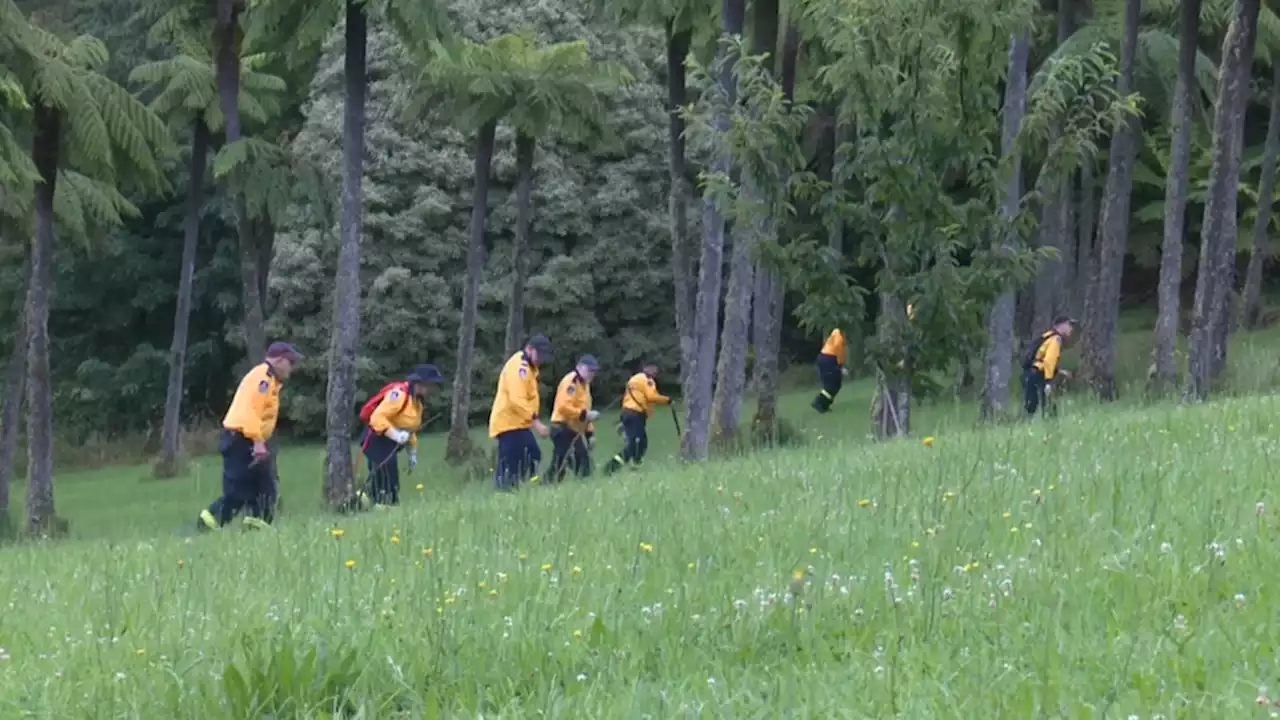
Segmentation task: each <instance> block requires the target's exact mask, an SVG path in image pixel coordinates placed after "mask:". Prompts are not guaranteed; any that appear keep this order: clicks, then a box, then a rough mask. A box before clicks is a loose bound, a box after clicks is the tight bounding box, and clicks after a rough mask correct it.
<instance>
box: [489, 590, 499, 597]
mask: <svg viewBox="0 0 1280 720" xmlns="http://www.w3.org/2000/svg"><path fill="white" fill-rule="evenodd" d="M489 597H498V591H497V590H490V591H489Z"/></svg>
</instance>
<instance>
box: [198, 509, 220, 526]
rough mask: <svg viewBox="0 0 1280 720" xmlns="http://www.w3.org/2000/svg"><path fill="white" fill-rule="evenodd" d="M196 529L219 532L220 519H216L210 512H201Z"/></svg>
mask: <svg viewBox="0 0 1280 720" xmlns="http://www.w3.org/2000/svg"><path fill="white" fill-rule="evenodd" d="M196 529H197V530H217V529H218V518H216V517H214V516H213V513H211V512H209V511H208V510H201V511H200V519H199V520H197V521H196Z"/></svg>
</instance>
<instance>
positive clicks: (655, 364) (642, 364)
mask: <svg viewBox="0 0 1280 720" xmlns="http://www.w3.org/2000/svg"><path fill="white" fill-rule="evenodd" d="M651 366H652V367H658V361H657V360H654V359H653V358H645V359H643V360H641V361H640V364H639V365H638V366H637V367H639V368H640V369H641V370H643V369H645V368H647V367H651Z"/></svg>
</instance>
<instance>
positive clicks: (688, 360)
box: [667, 19, 698, 398]
mask: <svg viewBox="0 0 1280 720" xmlns="http://www.w3.org/2000/svg"><path fill="white" fill-rule="evenodd" d="M692 42H693V31H692V30H689V29H683V30H676V29H675V21H674V20H671V19H669V20H667V143H668V165H669V171H670V175H671V194H670V196H669V204H670V207H669V211H670V216H671V279H672V285H673V286H674V287H675V302H676V307H675V316H676V336H677V337H678V338H679V342H680V392H681V394H682V395H683V396H684V397H686V398H687V397H690V396H691V395H692V394H693V386H692V384H691V383H692V377H693V375H692V370H693V362H694V360H693V359H694V357H695V356H696V355H697V350H698V347H697V346H698V343H697V341H696V340H695V339H694V334H693V327H694V320H693V317H694V310H695V307H696V306H695V287H694V282H695V279H694V272H695V270H696V266H697V257H696V256H695V254H694V251H693V243H692V241H691V239H690V237H689V196H690V194H691V191H690V188H689V182H688V179H687V178H686V177H685V172H686V170H685V150H684V118H683V117H681V116H680V110H681V108H683V107H684V106H685V104H686V103H687V102H688V93H687V92H686V88H685V67H684V60H685V58H686V57H688V56H689V46H690V44H691V43H692Z"/></svg>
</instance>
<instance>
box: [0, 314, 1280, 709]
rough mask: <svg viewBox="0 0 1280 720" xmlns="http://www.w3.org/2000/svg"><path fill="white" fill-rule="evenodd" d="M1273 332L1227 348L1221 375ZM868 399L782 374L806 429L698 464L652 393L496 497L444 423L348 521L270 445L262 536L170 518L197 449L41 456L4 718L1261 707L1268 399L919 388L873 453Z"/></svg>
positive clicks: (1270, 576)
mask: <svg viewBox="0 0 1280 720" xmlns="http://www.w3.org/2000/svg"><path fill="white" fill-rule="evenodd" d="M1271 347H1273V345H1271V344H1270V341H1269V340H1268V339H1267V338H1266V337H1265V336H1263V335H1259V336H1255V337H1246V338H1242V340H1241V345H1240V348H1239V350H1238V351H1233V352H1235V355H1234V357H1235V358H1237V359H1238V363H1239V368H1238V369H1237V370H1236V374H1237V376H1238V377H1241V378H1255V379H1256V380H1257V382H1258V383H1262V382H1263V379H1265V378H1266V377H1269V375H1270V373H1271V370H1272V368H1273V367H1274V360H1273V359H1272V357H1273V356H1272V354H1271V353H1272V350H1271V349H1270V348H1271ZM1143 370H1145V364H1144V365H1143V366H1142V367H1141V368H1140V369H1139V370H1138V372H1137V374H1138V375H1140V374H1141V372H1142V371H1143ZM1259 387H1261V385H1259ZM869 393H870V386H869V384H867V383H865V382H863V383H857V384H853V385H851V386H850V387H849V389H848V390H847V391H846V393H844V394H842V395H841V397H840V399H839V400H838V401H837V406H836V408H837V409H836V411H835V412H833V413H832V414H830V415H827V416H822V417H820V416H817V415H815V414H814V413H812V411H809V410H808V409H807V407H806V405H807V402H808V399H809V397H810V393H809V392H808V391H805V392H801V391H795V392H793V393H791V394H789V395H788V396H787V397H786V400H785V408H784V411H785V414H786V415H787V416H788V417H789V418H791V419H792V420H793V421H795V422H796V423H798V424H800V425H801V426H802V427H803V428H804V430H805V432H806V433H808V435H809V436H810V442H809V443H808V444H807V445H806V446H804V447H799V448H794V449H788V450H783V451H777V452H771V453H759V454H755V455H751V456H746V457H741V458H736V459H730V460H720V461H713V462H708V463H703V464H700V465H696V466H687V467H684V466H680V465H678V464H677V463H675V462H674V461H672V460H670V459H668V458H669V456H670V455H671V454H672V452H673V450H674V441H675V432H674V427H673V426H672V425H671V423H670V418H669V416H668V415H662V414H659V415H658V416H656V417H655V420H654V421H653V423H652V429H653V443H652V445H653V448H652V450H651V453H652V455H653V462H652V464H647V466H646V468H645V469H644V470H643V471H641V472H638V473H622V474H620V475H619V476H617V477H615V478H614V479H612V480H605V479H603V478H600V479H596V480H592V481H590V482H584V483H577V482H571V483H566V484H565V485H563V486H559V487H532V488H529V489H528V490H527V491H523V492H521V493H518V494H515V495H499V494H496V493H494V492H492V490H491V489H490V487H489V485H488V484H486V483H471V484H464V483H462V481H461V480H459V479H458V478H457V477H456V476H455V475H452V474H451V473H450V472H449V471H447V470H436V469H435V466H437V465H439V464H440V463H439V462H438V460H437V459H438V458H439V457H440V456H441V454H442V442H443V440H442V438H438V437H432V438H430V439H424V447H423V449H422V457H423V464H422V465H421V466H420V467H419V468H418V471H417V474H416V476H414V477H406V482H407V484H408V490H409V492H408V496H409V497H408V500H407V502H406V503H405V505H404V506H403V507H401V508H397V509H393V510H390V511H387V512H385V513H373V514H368V515H364V516H360V517H346V518H336V517H334V516H327V515H324V514H322V513H321V512H320V508H319V493H320V491H319V484H320V462H321V455H320V453H319V451H318V450H315V449H311V448H296V449H291V450H287V451H285V452H284V453H283V454H282V457H281V476H282V483H283V486H284V489H283V495H284V497H285V500H286V510H285V513H284V515H283V516H282V517H281V519H280V521H279V522H278V523H277V526H276V527H275V528H273V529H272V530H270V531H267V532H262V533H246V532H243V531H241V530H239V529H238V528H236V529H230V530H228V531H225V532H223V533H220V534H217V535H213V536H207V537H197V538H184V537H178V536H177V535H176V533H175V532H174V530H175V529H176V528H177V527H178V526H179V525H184V524H187V523H190V522H191V521H192V520H193V516H194V514H195V512H196V511H197V510H198V509H199V508H200V507H202V506H203V505H205V504H206V503H207V502H208V501H209V500H210V499H212V497H213V496H214V495H215V494H216V493H217V492H218V489H219V482H220V481H219V477H218V466H217V463H216V458H208V459H202V460H200V461H198V462H196V463H195V464H193V466H192V470H191V472H190V473H189V474H188V475H187V476H184V477H182V478H179V479H177V480H171V481H163V482H160V481H152V480H147V479H145V478H146V477H147V471H146V469H145V468H141V467H137V468H125V469H114V470H102V471H98V472H86V473H68V474H64V475H61V476H60V477H59V478H58V482H59V485H58V503H59V509H60V512H61V514H63V515H65V516H67V517H68V518H69V519H70V520H71V522H72V532H73V534H74V536H75V537H74V538H73V539H71V540H69V541H66V542H63V543H60V544H57V545H48V546H42V545H25V546H14V547H8V548H4V549H0V647H3V648H4V652H3V653H0V717H33V718H69V717H72V718H73V717H95V718H193V719H194V718H201V719H202V720H203V719H205V718H224V717H225V718H250V717H277V718H295V717H297V718H302V717H306V718H318V717H334V718H337V717H342V718H357V717H359V718H419V717H472V718H474V717H477V716H479V715H483V716H484V717H511V718H517V717H519V718H523V717H535V716H545V717H559V718H580V717H601V718H615V717H617V718H631V717H635V718H641V717H654V718H668V717H675V718H679V717H724V718H742V717H768V718H774V717H821V718H827V717H889V716H894V715H895V714H896V715H897V716H899V717H909V718H927V717H954V718H995V717H1008V718H1028V717H1071V718H1077V717H1080V718H1085V717H1120V718H1124V717H1130V716H1137V717H1141V718H1144V719H1145V718H1152V717H1156V716H1158V715H1159V716H1163V717H1166V718H1174V717H1197V718H1201V717H1202V718H1228V717H1254V716H1255V715H1256V714H1257V713H1261V712H1266V711H1265V710H1261V709H1259V708H1257V707H1256V705H1255V697H1256V696H1257V694H1258V687H1259V686H1260V685H1273V686H1274V685H1275V675H1276V672H1277V667H1276V665H1275V659H1274V655H1275V652H1274V648H1275V647H1276V645H1277V643H1278V642H1280V625H1277V623H1276V622H1275V598H1276V594H1277V592H1278V590H1277V586H1276V581H1275V578H1274V576H1275V573H1274V568H1275V567H1276V566H1277V565H1278V564H1280V545H1278V544H1277V542H1276V540H1275V538H1276V534H1277V531H1278V530H1280V528H1277V522H1280V516H1277V514H1276V511H1275V507H1276V505H1277V502H1280V499H1278V498H1276V496H1275V489H1274V488H1275V483H1274V469H1273V468H1274V467H1275V463H1276V460H1277V457H1278V456H1280V444H1278V443H1277V441H1276V437H1277V428H1276V421H1275V417H1276V411H1277V409H1280V402H1278V400H1277V398H1276V397H1274V396H1270V395H1259V396H1255V397H1250V398H1242V399H1232V400H1228V401H1224V402H1217V403H1212V404H1208V405H1204V406H1200V407H1191V408H1186V407H1177V406H1173V405H1158V406H1153V407H1145V408H1144V407H1140V406H1139V405H1138V404H1136V403H1130V404H1128V405H1118V406H1112V407H1108V408H1095V407H1088V406H1084V405H1076V404H1068V405H1067V406H1066V407H1064V410H1063V413H1062V416H1061V417H1060V418H1059V419H1058V420H1057V421H1056V422H1043V421H1036V422H1034V423H1029V424H1026V423H1024V424H1018V425H1012V426H1005V427H999V428H991V429H985V430H973V429H970V428H971V425H972V419H973V407H972V406H971V405H968V404H964V403H939V404H933V405H928V406H925V407H922V408H919V409H918V412H917V415H916V417H915V421H916V431H917V438H916V439H913V440H910V441H903V442H896V443H886V444H881V445H871V444H867V443H865V442H864V441H863V439H862V436H863V435H865V432H866V428H867V401H868V397H869ZM748 409H750V408H748ZM604 426H605V427H606V428H607V427H608V424H607V423H606V424H605V425H604ZM926 435H936V437H937V439H936V442H934V443H933V444H932V446H931V447H926V445H925V444H924V443H923V442H922V441H921V440H920V438H922V437H924V436H926ZM617 442H618V441H617V439H616V438H614V437H611V436H608V435H606V436H605V437H604V438H602V440H601V443H602V447H601V449H600V450H601V452H599V453H598V454H599V455H600V456H601V457H600V458H598V459H603V457H605V456H607V453H609V452H611V451H612V449H613V446H612V445H611V443H617ZM418 482H421V483H423V484H424V486H425V489H424V491H423V492H422V493H421V494H420V495H419V494H418V493H416V492H414V491H413V489H412V488H413V486H414V484H416V483H418ZM21 492H22V491H21V490H20V489H18V490H15V497H16V498H20V497H22V494H21ZM334 529H341V531H342V537H341V538H335V536H334V532H333V531H334ZM348 565H350V566H351V567H348ZM797 573H799V574H798V576H797ZM313 654H314V655H313ZM309 657H314V660H308V659H307V658H309Z"/></svg>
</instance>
